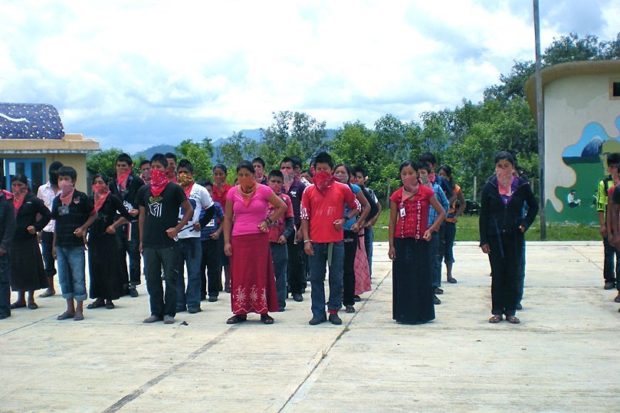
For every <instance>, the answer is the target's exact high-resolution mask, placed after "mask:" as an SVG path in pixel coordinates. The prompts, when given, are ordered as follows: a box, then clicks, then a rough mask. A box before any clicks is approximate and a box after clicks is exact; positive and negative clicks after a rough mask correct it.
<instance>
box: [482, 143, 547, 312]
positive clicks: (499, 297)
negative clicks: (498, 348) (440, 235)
mask: <svg viewBox="0 0 620 413" xmlns="http://www.w3.org/2000/svg"><path fill="white" fill-rule="evenodd" d="M524 204H527V215H525V216H523V205H524ZM537 213H538V204H537V203H536V199H535V198H534V194H533V193H532V188H531V187H530V184H529V182H528V181H527V180H525V179H523V178H519V177H518V176H516V173H515V159H514V157H513V156H512V154H510V153H509V152H505V151H502V152H499V153H498V154H497V155H496V156H495V175H494V176H492V177H491V178H490V179H489V180H488V181H487V183H486V184H485V186H484V188H483V189H482V196H481V207H480V221H479V224H480V247H481V248H482V252H484V253H485V254H489V257H490V261H491V271H492V274H493V279H492V284H491V297H492V311H491V312H492V316H491V318H490V319H489V322H490V323H498V322H500V321H502V319H503V315H506V320H507V321H508V322H509V323H512V324H518V323H519V322H520V321H519V319H518V318H517V317H516V316H515V314H516V307H517V302H518V295H519V283H520V279H519V273H520V270H521V265H523V263H522V260H521V254H522V250H523V247H524V245H525V243H524V241H523V237H524V236H525V235H524V234H525V231H527V229H528V228H529V227H530V225H532V222H534V218H535V217H536V214H537Z"/></svg>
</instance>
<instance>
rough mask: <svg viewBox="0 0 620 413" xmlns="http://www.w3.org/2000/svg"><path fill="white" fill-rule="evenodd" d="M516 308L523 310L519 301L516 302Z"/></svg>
mask: <svg viewBox="0 0 620 413" xmlns="http://www.w3.org/2000/svg"><path fill="white" fill-rule="evenodd" d="M516 308H517V310H519V311H521V310H523V306H522V305H521V303H519V304H517V307H516Z"/></svg>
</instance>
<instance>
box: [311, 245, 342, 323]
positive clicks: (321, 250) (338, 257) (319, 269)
mask: <svg viewBox="0 0 620 413" xmlns="http://www.w3.org/2000/svg"><path fill="white" fill-rule="evenodd" d="M329 245H330V244H321V243H312V248H313V249H314V255H310V256H308V264H309V267H310V286H311V287H312V292H311V294H310V296H311V298H312V316H313V317H316V318H319V319H325V318H326V316H325V285H324V283H325V264H326V263H328V264H329V262H328V250H329ZM331 245H332V254H331V255H332V256H331V264H330V265H329V302H328V303H327V309H328V310H330V312H337V311H338V310H340V307H342V271H343V266H344V243H343V242H342V241H340V242H334V243H332V244H331Z"/></svg>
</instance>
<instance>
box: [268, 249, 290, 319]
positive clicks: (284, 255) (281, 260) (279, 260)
mask: <svg viewBox="0 0 620 413" xmlns="http://www.w3.org/2000/svg"><path fill="white" fill-rule="evenodd" d="M270 246H271V260H272V261H273V269H274V271H275V273H276V292H277V295H278V306H279V307H280V310H284V307H286V269H287V266H288V248H287V247H286V244H278V243H276V242H272V243H270Z"/></svg>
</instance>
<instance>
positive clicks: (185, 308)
mask: <svg viewBox="0 0 620 413" xmlns="http://www.w3.org/2000/svg"><path fill="white" fill-rule="evenodd" d="M185 311H187V307H177V313H184V312H185Z"/></svg>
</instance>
